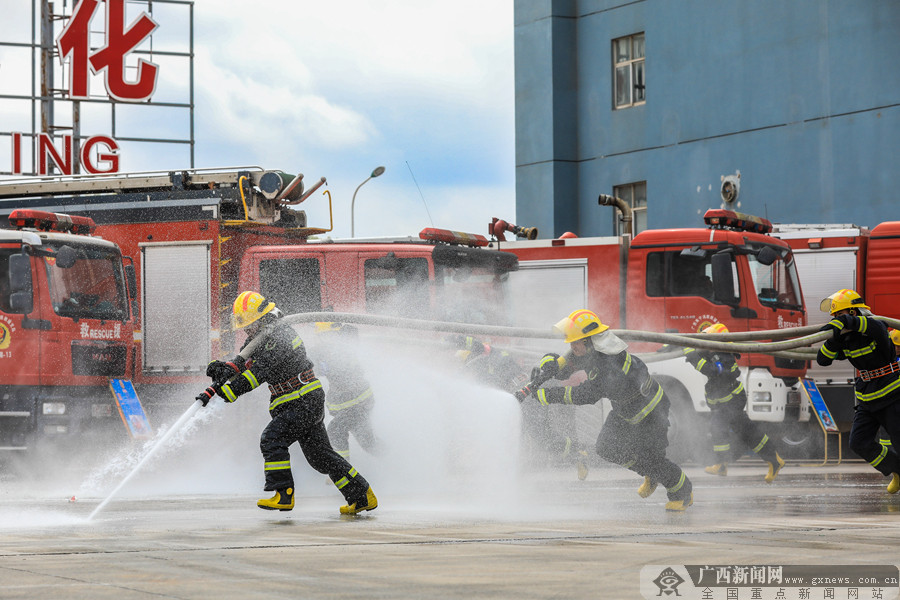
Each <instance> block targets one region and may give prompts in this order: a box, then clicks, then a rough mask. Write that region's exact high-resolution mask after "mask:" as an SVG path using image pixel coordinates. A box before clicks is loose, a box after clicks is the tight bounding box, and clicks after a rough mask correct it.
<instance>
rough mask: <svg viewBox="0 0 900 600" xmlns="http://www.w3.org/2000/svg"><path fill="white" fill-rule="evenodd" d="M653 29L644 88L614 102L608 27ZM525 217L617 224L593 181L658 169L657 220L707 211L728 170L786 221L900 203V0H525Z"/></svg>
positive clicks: (599, 226)
mask: <svg viewBox="0 0 900 600" xmlns="http://www.w3.org/2000/svg"><path fill="white" fill-rule="evenodd" d="M640 32H644V33H645V35H646V86H647V87H646V90H647V102H646V104H645V105H642V106H636V107H634V108H627V109H622V110H613V109H612V79H611V77H612V57H611V52H612V40H613V39H616V38H619V37H623V36H628V35H632V34H635V33H640ZM515 71H516V73H515V75H516V222H517V223H518V224H520V225H522V226H537V227H539V228H540V230H541V232H542V234H541V237H549V236H550V235H551V234H552V235H559V234H561V233H563V232H565V231H573V232H574V233H577V234H578V235H582V236H584V235H610V234H611V233H613V224H614V220H613V215H612V210H613V209H611V208H608V207H600V206H598V205H597V195H598V194H601V193H604V194H610V193H612V190H613V186H616V185H621V184H628V183H633V182H636V181H646V182H647V204H648V223H649V227H651V228H660V227H690V226H696V225H699V224H701V221H700V217H701V216H702V214H703V212H705V211H706V210H707V209H709V208H719V207H720V206H722V200H721V198H720V196H719V186H720V177H721V176H722V175H730V174H733V173H735V171H740V173H741V192H740V197H739V199H738V203H739V206H737V205H735V206H733V208H734V209H735V210H740V211H742V212H748V213H752V214H757V215H761V216H767V217H768V218H769V219H770V220H772V221H773V222H779V223H855V224H857V225H867V226H874V225H876V224H877V223H879V222H881V221H885V220H900V189H898V183H897V181H896V179H897V178H898V176H900V167H898V165H900V2H898V1H897V0H677V1H675V0H637V1H626V0H618V1H614V0H591V1H584V0H581V1H579V0H516V1H515Z"/></svg>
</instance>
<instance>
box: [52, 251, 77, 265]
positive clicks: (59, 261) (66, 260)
mask: <svg viewBox="0 0 900 600" xmlns="http://www.w3.org/2000/svg"><path fill="white" fill-rule="evenodd" d="M77 259H78V253H77V252H76V251H75V249H74V248H72V246H63V247H62V248H60V249H59V250H58V251H57V253H56V266H57V267H59V268H60V269H71V268H72V267H74V266H75V261H76V260H77Z"/></svg>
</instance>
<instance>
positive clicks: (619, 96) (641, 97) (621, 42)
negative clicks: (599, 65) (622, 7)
mask: <svg viewBox="0 0 900 600" xmlns="http://www.w3.org/2000/svg"><path fill="white" fill-rule="evenodd" d="M613 68H614V69H615V72H616V76H615V79H614V80H613V81H614V86H615V89H614V90H613V98H614V99H615V103H616V105H615V108H617V109H618V108H628V107H630V106H636V105H638V104H643V103H644V102H646V100H647V95H646V90H645V87H644V34H643V33H636V34H634V35H629V36H627V37H623V38H619V39H616V40H613Z"/></svg>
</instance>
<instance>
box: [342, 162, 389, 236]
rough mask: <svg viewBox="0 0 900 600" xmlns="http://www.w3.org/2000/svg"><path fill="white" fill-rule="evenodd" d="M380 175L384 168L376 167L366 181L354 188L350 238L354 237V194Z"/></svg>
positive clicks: (351, 203) (351, 204) (351, 205)
mask: <svg viewBox="0 0 900 600" xmlns="http://www.w3.org/2000/svg"><path fill="white" fill-rule="evenodd" d="M382 173H384V167H376V168H375V170H374V171H372V174H371V175H369V176H368V177H366V179H365V180H364V181H363V182H362V183H361V184H359V185H358V186H356V190H355V191H354V192H353V200H351V201H350V237H356V228H355V227H354V220H353V217H354V210H355V208H356V192H358V191H359V188H361V187H362V186H363V184H365V183H366V181H368V180H370V179H372V178H374V177H378V176H379V175H381V174H382Z"/></svg>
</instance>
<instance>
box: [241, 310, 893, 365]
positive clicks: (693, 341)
mask: <svg viewBox="0 0 900 600" xmlns="http://www.w3.org/2000/svg"><path fill="white" fill-rule="evenodd" d="M874 318H876V319H879V320H880V321H883V322H884V323H885V324H887V325H889V326H891V327H894V328H898V329H900V320H897V319H892V318H890V317H882V316H875V317H874ZM284 320H285V321H286V322H287V323H290V324H301V323H311V322H316V321H340V322H342V323H354V324H358V325H373V326H378V327H390V328H399V329H412V330H417V331H436V332H444V333H459V334H464V335H481V336H496V337H511V338H525V339H556V340H558V339H560V338H561V337H562V335H561V334H559V333H558V332H555V331H552V330H546V329H535V328H528V327H507V326H502V325H476V324H471V323H454V322H449V321H428V320H423V319H407V318H403V317H392V316H386V315H371V314H358V313H334V312H313V313H299V314H294V315H289V316H287V317H284ZM609 331H611V332H612V333H614V334H615V335H617V336H618V337H620V338H622V339H623V340H625V341H631V342H651V343H659V344H665V345H668V346H678V347H680V348H683V347H690V348H697V349H701V350H718V351H722V352H731V353H735V354H740V353H751V354H771V355H773V356H777V357H780V358H790V359H794V360H815V357H816V353H817V351H818V350H817V349H816V348H812V346H813V344H817V343H820V342H824V341H825V340H827V339H828V338H830V337H831V336H832V335H833V334H832V333H831V332H830V331H821V330H820V326H819V325H807V326H804V327H791V328H788V329H770V330H764V331H745V332H729V333H661V332H653V331H641V330H635V329H611V330H609ZM259 337H263V336H259ZM759 340H777V341H759ZM254 341H256V340H254ZM248 348H249V346H248ZM246 350H247V348H245V352H246ZM245 352H242V353H241V354H242V356H245V357H246V356H249V353H247V354H245ZM637 356H638V357H639V358H641V359H642V360H644V361H645V362H658V361H662V360H667V359H670V358H678V357H680V356H683V352H682V351H681V350H674V351H664V352H654V353H642V354H638V355H637Z"/></svg>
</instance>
